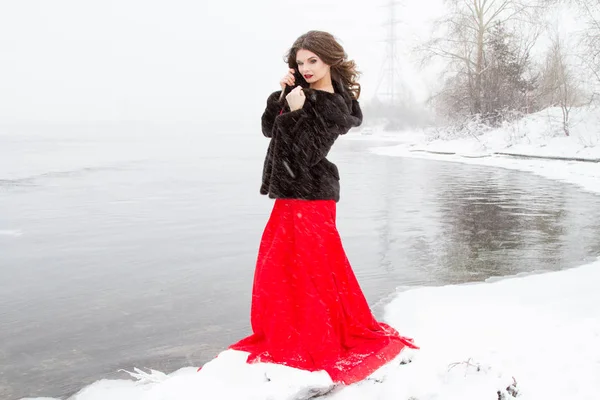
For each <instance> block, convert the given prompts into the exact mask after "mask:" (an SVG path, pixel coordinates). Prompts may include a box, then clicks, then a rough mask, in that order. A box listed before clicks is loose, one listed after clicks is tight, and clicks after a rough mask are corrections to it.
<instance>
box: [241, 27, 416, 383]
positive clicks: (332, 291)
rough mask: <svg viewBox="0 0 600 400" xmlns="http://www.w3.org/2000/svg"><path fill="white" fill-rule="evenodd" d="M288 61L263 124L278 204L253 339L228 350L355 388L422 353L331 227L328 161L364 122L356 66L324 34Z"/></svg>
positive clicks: (335, 181) (332, 186)
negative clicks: (388, 318) (378, 310)
mask: <svg viewBox="0 0 600 400" xmlns="http://www.w3.org/2000/svg"><path fill="white" fill-rule="evenodd" d="M287 63H288V66H289V71H288V73H287V74H286V75H285V76H284V77H283V79H282V80H281V82H280V85H281V91H277V92H274V93H272V94H271V95H270V96H269V98H268V99H267V107H266V110H265V112H264V114H263V116H262V131H263V134H264V135H265V136H266V137H268V138H271V142H270V144H269V148H268V151H267V155H266V158H265V164H264V169H263V177H262V186H261V190H260V192H261V193H262V194H264V195H268V196H269V197H271V198H274V199H275V204H274V207H273V210H272V213H271V217H270V218H269V221H268V223H267V226H266V228H265V231H264V233H263V236H262V240H261V243H260V248H259V253H258V261H257V265H256V271H255V276H254V286H253V293H252V309H251V324H252V330H253V334H252V335H250V336H249V337H247V338H245V339H243V340H241V341H240V342H238V343H236V344H234V345H232V346H230V348H231V349H234V350H241V351H247V352H249V353H250V355H249V356H248V360H247V361H248V362H273V363H279V364H285V365H288V366H291V367H295V368H300V369H305V370H309V371H316V370H325V371H327V372H328V373H329V375H330V376H331V378H332V380H333V381H334V382H340V383H344V384H351V383H354V382H357V381H359V380H362V379H364V378H365V377H367V376H368V375H370V374H371V373H372V372H373V371H375V370H376V369H377V368H379V367H381V366H382V365H383V364H385V363H386V362H388V361H390V360H391V359H393V358H394V357H396V356H397V355H398V354H399V353H400V351H401V350H402V349H403V348H404V347H411V348H416V346H414V345H413V344H412V341H411V340H410V339H406V338H403V337H401V336H400V335H399V334H398V333H397V332H396V331H395V330H394V329H393V328H391V327H390V326H388V325H386V324H384V323H381V322H377V321H376V320H375V319H374V317H373V315H372V313H371V311H370V309H369V306H368V304H367V301H366V299H365V297H364V295H363V293H362V291H361V289H360V286H359V284H358V282H357V280H356V278H355V276H354V273H353V272H352V268H351V266H350V263H349V262H348V259H347V258H346V254H345V252H344V249H343V247H342V243H341V240H340V236H339V234H338V231H337V228H336V224H335V219H336V202H338V201H339V198H340V185H339V175H338V170H337V167H336V166H335V164H333V163H332V162H330V161H329V160H327V158H326V157H327V154H328V152H329V150H330V149H331V147H332V145H333V143H334V142H335V140H336V139H337V138H338V136H339V135H343V134H345V133H346V132H348V130H349V129H350V128H352V127H356V126H359V125H360V124H361V122H362V112H361V109H360V107H359V104H358V101H357V100H358V97H359V95H360V85H359V84H358V83H357V82H356V80H357V77H358V72H357V71H356V66H355V63H354V61H349V60H348V59H347V55H346V53H345V52H344V49H343V48H342V46H341V45H340V44H339V43H338V42H337V41H336V40H335V38H334V37H333V36H332V35H331V34H329V33H326V32H321V31H310V32H308V33H306V34H304V35H302V36H300V37H299V38H298V39H297V40H296V42H295V43H294V45H293V46H292V48H291V49H290V50H289V53H288V57H287Z"/></svg>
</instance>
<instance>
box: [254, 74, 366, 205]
mask: <svg viewBox="0 0 600 400" xmlns="http://www.w3.org/2000/svg"><path fill="white" fill-rule="evenodd" d="M334 88H335V89H334V90H335V93H329V92H325V91H320V90H312V89H308V88H305V89H303V90H304V93H305V96H306V100H305V102H304V106H303V108H301V109H299V110H296V111H289V108H288V106H287V102H286V101H285V98H284V99H283V101H282V102H280V101H279V97H280V94H281V91H276V92H274V93H272V94H271V95H270V96H269V98H268V99H267V107H266V109H265V112H264V113H263V115H262V131H263V134H264V135H265V136H266V137H269V138H271V142H270V144H269V148H268V150H267V155H266V157H265V163H264V168H263V176H262V186H261V188H260V193H261V194H264V195H269V197H270V198H277V199H303V200H335V201H336V202H337V201H339V199H340V183H339V180H340V176H339V173H338V169H337V166H336V165H335V164H334V163H332V162H331V161H329V160H327V158H326V157H327V154H328V153H329V150H330V149H331V146H332V145H333V143H334V142H335V140H336V139H337V138H338V136H339V135H343V134H345V133H346V132H348V131H349V130H350V128H352V127H356V126H359V125H360V124H361V123H362V111H361V109H360V106H359V104H358V101H356V100H354V99H353V98H351V97H350V95H349V94H348V93H347V91H346V90H344V88H343V87H341V85H339V84H334ZM286 92H287V90H286ZM282 110H283V113H281V111H282Z"/></svg>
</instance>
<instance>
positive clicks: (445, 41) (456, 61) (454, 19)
mask: <svg viewBox="0 0 600 400" xmlns="http://www.w3.org/2000/svg"><path fill="white" fill-rule="evenodd" d="M532 1H533V0H532ZM445 3H446V5H447V6H448V8H449V13H448V14H447V16H445V17H444V18H443V19H441V20H440V21H438V23H437V24H436V26H437V27H438V29H437V30H436V31H435V32H434V33H433V35H432V38H431V39H430V40H429V41H428V42H427V43H426V44H425V45H423V46H421V47H419V48H418V50H419V51H420V52H421V53H422V54H423V57H422V62H423V63H425V62H428V61H429V60H431V59H432V58H443V59H445V60H446V61H447V66H448V68H447V76H446V77H444V86H443V88H442V92H441V93H439V95H438V96H436V99H435V100H436V102H437V103H438V105H440V104H439V103H440V101H441V102H444V101H448V102H449V103H446V104H443V106H444V107H443V108H445V109H446V110H447V111H451V112H457V111H458V112H468V113H469V114H471V115H473V114H480V115H481V114H485V113H486V112H489V107H490V105H491V103H490V101H491V100H492V99H495V98H496V97H495V96H496V93H495V92H493V91H491V92H490V90H492V89H493V87H494V84H493V82H494V79H496V84H499V83H500V81H499V80H498V79H500V74H508V75H511V76H512V78H508V77H505V78H502V79H501V80H503V81H504V82H503V83H506V82H510V83H511V84H517V86H519V87H520V86H526V84H525V82H524V78H523V74H524V72H525V69H526V65H527V62H528V59H529V51H530V50H531V47H532V46H533V44H534V43H535V41H536V39H537V37H538V36H539V34H540V30H539V29H538V28H537V26H538V24H537V21H536V18H537V17H538V16H539V12H537V11H539V10H538V8H539V7H538V6H537V5H535V4H533V3H532V2H528V1H527V0H446V2H445ZM517 25H519V26H520V27H521V28H520V29H521V31H517V30H516V26H517ZM523 27H524V28H523ZM509 28H510V29H512V30H513V32H511V33H510V34H509V33H508V29H509ZM509 36H510V37H512V39H511V40H512V42H513V44H512V45H511V44H508V43H506V42H505V39H507V38H508V37H509ZM494 38H496V39H494ZM486 52H487V57H486ZM494 68H495V69H494ZM510 69H512V71H509V70H510ZM490 72H493V73H494V74H495V78H493V77H491V78H490V77H487V76H486V75H487V74H488V73H490ZM508 75H507V76H508ZM486 79H487V80H486ZM511 90H512V89H511ZM517 91H518V89H517ZM486 102H487V104H486ZM503 102H504V100H502V101H501V102H500V103H503ZM456 106H458V108H456Z"/></svg>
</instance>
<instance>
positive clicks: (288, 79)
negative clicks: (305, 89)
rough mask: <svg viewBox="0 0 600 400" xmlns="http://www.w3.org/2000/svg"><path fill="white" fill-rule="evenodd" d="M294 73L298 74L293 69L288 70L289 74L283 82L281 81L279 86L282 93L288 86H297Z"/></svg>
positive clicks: (282, 79)
mask: <svg viewBox="0 0 600 400" xmlns="http://www.w3.org/2000/svg"><path fill="white" fill-rule="evenodd" d="M294 72H296V71H295V70H294V69H293V68H290V69H289V70H288V73H287V74H285V76H284V77H283V78H281V81H279V85H280V86H281V91H282V92H283V91H285V87H286V86H295V85H296V78H295V77H294Z"/></svg>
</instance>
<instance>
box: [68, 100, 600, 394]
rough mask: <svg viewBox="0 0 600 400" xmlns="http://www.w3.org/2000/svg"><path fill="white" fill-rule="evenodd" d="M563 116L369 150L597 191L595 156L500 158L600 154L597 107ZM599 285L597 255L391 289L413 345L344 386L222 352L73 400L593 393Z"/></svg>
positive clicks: (389, 310)
mask: <svg viewBox="0 0 600 400" xmlns="http://www.w3.org/2000/svg"><path fill="white" fill-rule="evenodd" d="M559 111H560V110H558V111H557V110H547V111H544V112H542V113H538V114H535V115H531V116H528V117H527V118H525V119H524V120H522V121H520V122H518V123H515V124H512V125H507V126H505V127H502V128H500V129H496V130H492V131H489V132H486V133H484V134H482V135H479V136H477V137H476V138H475V137H474V136H469V137H466V138H455V139H451V140H448V139H449V138H448V137H446V138H444V139H446V140H442V139H439V138H438V139H436V140H432V139H431V134H430V133H423V132H421V133H403V134H395V136H393V139H394V140H397V141H398V144H397V145H395V146H387V147H378V148H375V149H373V151H374V152H376V153H378V154H382V155H388V156H403V157H405V156H410V157H425V158H434V159H442V160H449V161H455V162H467V163H477V164H484V165H490V166H495V167H502V168H512V169H519V170H523V171H529V172H532V173H535V174H539V175H541V176H545V177H547V178H550V179H558V180H562V181H565V182H570V183H573V184H576V185H579V186H581V187H582V188H583V189H585V190H588V191H591V192H594V193H600V163H594V162H575V161H557V160H544V159H523V158H515V157H509V156H500V155H498V154H497V153H499V152H510V153H515V154H521V155H528V156H552V157H556V156H561V157H579V158H588V159H594V158H600V148H599V147H598V146H597V145H596V144H597V143H598V138H599V137H600V116H599V115H600V114H597V113H596V112H595V111H594V110H574V111H573V120H574V121H578V123H574V124H573V127H572V130H571V136H570V137H569V138H566V137H562V136H561V135H560V125H559V126H558V127H556V124H555V118H556V117H557V115H558V112H559ZM390 137H392V136H390V135H388V136H387V137H386V136H385V135H383V134H375V135H373V136H369V137H368V138H367V137H360V136H359V135H356V137H355V138H354V139H357V140H362V139H365V140H389V139H390ZM350 140H352V137H350ZM432 151H433V152H443V153H453V154H452V155H443V154H437V153H436V154H431V153H429V152H432ZM598 284H600V258H599V259H598V261H596V262H594V263H591V264H588V265H584V266H580V267H578V268H574V269H569V270H564V271H559V272H549V273H539V274H530V275H525V276H514V277H505V278H503V279H497V278H496V279H493V280H489V281H487V282H481V283H475V284H463V285H450V286H444V287H419V288H412V289H409V290H405V291H402V292H399V293H396V295H395V297H394V298H393V300H392V301H391V302H390V303H389V304H388V305H387V306H386V308H385V315H384V320H385V321H386V322H388V323H390V324H391V325H392V326H394V327H395V328H396V329H398V330H399V331H400V332H402V334H403V335H406V336H409V337H413V338H414V339H415V342H416V344H417V345H419V346H420V347H421V350H418V351H410V352H404V353H403V354H401V355H400V356H399V357H398V359H396V360H394V361H393V362H391V363H389V364H388V365H386V366H384V367H383V368H381V369H380V370H379V371H376V372H375V373H374V374H373V375H372V376H371V377H370V378H368V379H367V380H365V381H363V382H360V383H358V384H355V385H351V386H348V387H333V386H332V382H331V380H330V379H329V377H328V376H327V374H325V373H324V372H315V373H310V372H306V371H299V370H295V369H292V368H288V367H285V366H280V365H272V364H253V365H248V364H246V363H245V362H244V359H245V354H244V353H242V352H236V351H225V352H223V353H221V354H219V355H218V356H217V357H216V358H215V359H214V360H212V361H210V362H208V363H207V364H205V365H204V366H203V367H202V369H201V370H200V371H197V370H196V368H189V367H187V368H182V369H180V370H179V371H176V372H174V373H172V374H169V375H165V374H163V373H161V372H158V371H141V370H136V371H131V372H130V374H131V376H132V377H133V378H135V379H134V380H131V379H123V380H101V381H98V382H95V383H94V384H92V385H90V386H88V387H86V388H84V389H83V390H81V391H80V392H79V393H78V394H76V395H74V396H73V397H72V400H101V399H102V400H104V399H111V400H167V399H169V400H187V399H190V400H191V399H252V400H254V399H256V400H258V399H264V400H266V399H272V400H291V399H305V398H309V397H310V396H311V395H314V394H317V393H325V392H329V393H328V394H326V395H324V396H323V397H322V398H326V399H332V400H359V399H360V400H363V399H381V400H387V399H390V400H391V399H394V400H399V399H405V400H409V399H412V400H434V399H435V400H441V399H444V400H455V399H456V400H458V399H460V400H487V399H489V400H497V399H499V398H500V399H510V398H513V395H517V398H519V399H523V400H530V399H531V400H533V399H536V400H537V399H544V400H559V399H560V400H565V399H569V400H585V399H590V400H591V399H594V400H595V399H598V393H600V307H598V304H600V291H599V290H598V288H597V286H598ZM124 375H126V374H124Z"/></svg>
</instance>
